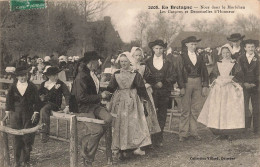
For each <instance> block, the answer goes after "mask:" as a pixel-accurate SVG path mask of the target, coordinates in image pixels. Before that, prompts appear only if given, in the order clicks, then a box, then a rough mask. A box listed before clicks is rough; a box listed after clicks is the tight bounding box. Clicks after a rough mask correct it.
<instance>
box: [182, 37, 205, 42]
mask: <svg viewBox="0 0 260 167" xmlns="http://www.w3.org/2000/svg"><path fill="white" fill-rule="evenodd" d="M200 41H201V39H197V37H195V36H189V37H187V38H185V39H184V40H182V41H181V43H182V44H186V43H190V42H200Z"/></svg>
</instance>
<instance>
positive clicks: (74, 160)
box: [70, 116, 78, 167]
mask: <svg viewBox="0 0 260 167" xmlns="http://www.w3.org/2000/svg"><path fill="white" fill-rule="evenodd" d="M77 166H78V131H77V117H76V116H72V117H71V118H70V167H77Z"/></svg>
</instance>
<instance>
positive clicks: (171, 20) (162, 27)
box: [147, 14, 185, 44]
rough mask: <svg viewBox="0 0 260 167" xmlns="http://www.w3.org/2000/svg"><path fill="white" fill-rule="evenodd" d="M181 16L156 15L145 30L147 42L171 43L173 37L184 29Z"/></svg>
mask: <svg viewBox="0 0 260 167" xmlns="http://www.w3.org/2000/svg"><path fill="white" fill-rule="evenodd" d="M182 20H183V15H178V16H177V15H169V16H167V15H162V14H156V15H155V16H154V21H153V22H152V24H151V26H149V27H148V30H147V41H152V40H155V39H162V40H164V41H165V42H167V43H169V44H170V43H171V42H172V41H173V39H174V37H175V36H176V35H177V34H178V33H179V32H180V31H181V30H182V29H183V28H184V27H185V25H184V24H183V23H182Z"/></svg>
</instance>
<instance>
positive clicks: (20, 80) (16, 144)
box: [5, 66, 39, 166]
mask: <svg viewBox="0 0 260 167" xmlns="http://www.w3.org/2000/svg"><path fill="white" fill-rule="evenodd" d="M28 73H29V69H28V68H27V67H26V66H20V67H17V68H16V71H15V76H16V78H17V80H15V81H14V83H13V84H12V85H11V87H10V89H9V90H8V94H7V97H6V111H5V112H6V114H7V116H8V119H10V125H11V128H14V129H28V128H32V127H34V126H35V125H36V124H37V123H38V121H39V107H38V106H39V96H38V90H37V87H36V86H35V85H34V84H33V83H32V82H30V81H28ZM34 137H35V133H30V134H26V135H22V136H20V135H14V138H13V150H14V154H13V155H14V166H20V165H24V166H29V165H30V164H29V161H30V152H31V151H32V145H33V143H34Z"/></svg>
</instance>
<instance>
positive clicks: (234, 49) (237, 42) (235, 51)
mask: <svg viewBox="0 0 260 167" xmlns="http://www.w3.org/2000/svg"><path fill="white" fill-rule="evenodd" d="M244 37H245V36H244V35H241V34H240V33H234V34H231V35H230V37H227V40H228V41H230V42H231V50H230V51H231V53H232V55H231V57H232V59H237V58H238V57H239V55H240V54H241V51H242V49H241V42H242V41H243V39H244Z"/></svg>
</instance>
